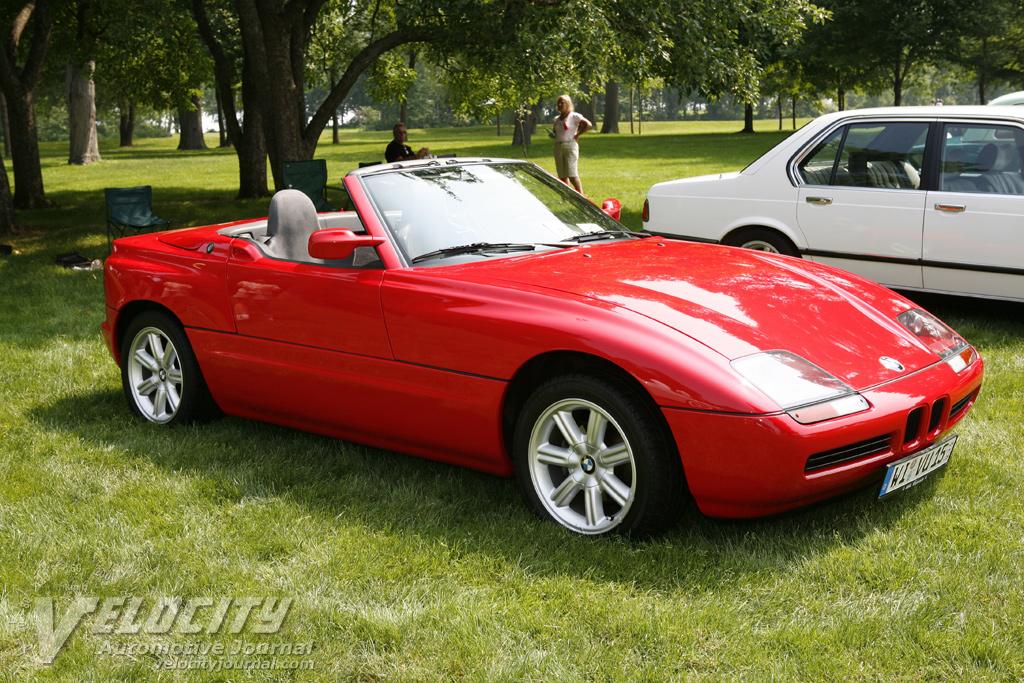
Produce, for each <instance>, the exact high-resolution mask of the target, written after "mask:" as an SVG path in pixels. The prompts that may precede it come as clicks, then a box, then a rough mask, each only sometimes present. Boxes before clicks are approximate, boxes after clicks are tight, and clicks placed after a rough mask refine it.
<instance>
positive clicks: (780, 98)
mask: <svg viewBox="0 0 1024 683" xmlns="http://www.w3.org/2000/svg"><path fill="white" fill-rule="evenodd" d="M778 105H779V130H782V119H783V118H784V117H783V114H782V93H779V98H778Z"/></svg>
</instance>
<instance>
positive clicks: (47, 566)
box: [0, 121, 1024, 683]
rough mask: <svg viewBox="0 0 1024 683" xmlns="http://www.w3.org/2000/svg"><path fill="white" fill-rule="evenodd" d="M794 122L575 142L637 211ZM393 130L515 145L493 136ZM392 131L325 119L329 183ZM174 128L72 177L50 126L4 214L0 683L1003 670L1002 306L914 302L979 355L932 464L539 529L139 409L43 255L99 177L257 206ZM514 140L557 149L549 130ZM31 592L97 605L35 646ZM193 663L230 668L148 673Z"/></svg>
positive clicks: (497, 482)
mask: <svg viewBox="0 0 1024 683" xmlns="http://www.w3.org/2000/svg"><path fill="white" fill-rule="evenodd" d="M786 124H787V130H786V131H783V132H781V133H780V132H779V131H778V130H777V123H776V122H763V123H761V124H759V125H761V126H763V131H762V132H759V133H757V134H755V135H747V136H745V135H738V134H736V133H735V132H734V131H735V130H737V129H738V128H739V124H736V123H731V124H715V125H708V124H699V127H698V126H697V125H696V124H660V125H659V124H650V123H645V124H644V135H643V136H637V135H629V134H624V135H619V136H601V135H598V134H588V135H587V136H585V137H584V139H583V142H582V144H581V147H582V159H581V168H580V171H581V176H582V179H583V183H584V189H585V190H586V191H587V193H588V195H590V196H592V197H594V198H595V199H602V198H604V197H608V196H615V197H618V198H619V199H620V200H621V201H622V203H623V205H624V208H625V212H624V220H625V221H626V222H627V223H628V224H630V225H632V226H634V227H639V223H640V221H639V213H640V209H641V207H642V203H643V196H644V194H645V192H646V190H647V188H648V187H649V186H650V185H651V184H652V183H653V182H656V181H659V180H665V179H670V178H675V177H681V176H689V175H697V174H701V173H710V172H719V171H728V170H735V169H738V168H742V167H743V166H744V165H746V164H747V163H749V162H750V161H751V160H753V159H754V158H756V157H757V156H758V155H759V154H761V153H762V152H764V151H765V150H767V149H769V148H770V147H771V146H772V145H774V144H775V143H776V142H777V141H778V140H780V139H781V138H782V137H783V136H784V135H786V134H787V133H788V132H789V131H788V124H789V122H788V121H787V122H786ZM627 129H628V126H627ZM409 137H410V144H411V145H412V146H413V147H417V148H418V147H419V146H424V145H425V146H429V147H430V148H431V149H432V150H434V151H435V152H437V153H444V152H456V153H457V154H458V155H459V156H467V155H476V154H479V155H486V156H513V157H521V156H522V150H521V149H517V148H513V147H511V146H510V145H509V143H510V138H509V137H508V136H506V137H502V138H498V137H496V136H495V131H494V129H493V128H479V129H452V130H423V131H420V130H412V131H410V136H409ZM389 138H390V134H388V133H362V132H348V131H346V132H344V133H343V134H342V138H341V144H338V145H332V144H330V141H329V139H327V141H326V142H325V143H324V144H322V145H321V146H320V148H319V150H318V153H317V156H318V157H322V158H326V159H327V160H328V167H329V169H330V172H331V175H332V179H336V178H337V177H339V176H341V175H342V174H343V173H344V172H346V171H347V170H348V169H350V168H354V167H355V166H356V164H357V162H358V161H369V160H374V159H378V158H380V157H381V156H382V153H383V148H384V146H385V144H386V143H387V141H388V139H389ZM210 141H212V136H211V137H210ZM174 146H175V141H172V140H141V141H139V143H138V145H137V146H136V147H135V148H132V149H129V150H119V149H117V148H116V147H110V146H107V147H101V152H102V154H103V156H104V161H103V162H102V163H100V164H98V165H95V166H92V167H88V168H78V167H69V166H67V165H66V164H65V163H64V162H65V160H66V154H67V150H66V146H64V145H60V144H53V145H44V147H43V156H44V160H43V163H44V171H43V172H44V179H45V182H46V189H47V194H48V196H49V197H50V199H52V200H54V201H56V202H57V203H58V205H59V206H58V207H57V208H53V209H47V210H42V211H35V212H22V213H21V214H19V218H20V220H21V221H22V222H23V223H24V225H25V226H26V232H25V233H24V234H21V235H17V236H14V237H12V238H8V239H5V240H3V241H4V242H9V243H11V244H13V245H14V247H15V250H16V252H15V254H14V255H12V256H0V302H2V303H0V681H8V680H10V681H14V680H39V681H50V680H60V681H115V680H116V681H142V680H195V681H201V680H202V681H205V680H223V681H228V680H232V681H235V680H298V681H307V680H308V681H312V680H323V681H338V680H341V681H424V682H428V681H429V682H434V681H486V682H488V683H490V682H494V681H587V682H592V681H608V682H617V681H652V682H654V681H719V680H734V681H773V680H777V681H797V680H799V681H885V682H889V681H1018V680H1021V679H1022V678H1024V628H1022V626H1021V625H1022V624H1024V581H1022V580H1021V578H1022V575H1024V566H1022V565H1024V503H1022V496H1021V491H1022V489H1024V468H1022V466H1021V461H1022V459H1024V452H1022V450H1024V449H1022V444H1024V433H1022V428H1021V415H1022V405H1024V315H1022V313H1024V308H1022V307H1019V306H1007V305H1002V304H992V303H985V302H972V301H966V302H965V301H960V300H955V299H948V298H938V297H929V298H927V299H925V298H922V302H923V303H925V305H926V306H927V307H929V308H930V309H931V310H933V311H935V312H936V313H937V314H938V315H939V316H940V317H943V318H944V319H945V320H947V322H950V323H951V324H953V325H954V326H955V327H956V328H957V329H958V330H959V331H960V332H962V333H963V334H964V335H965V336H966V337H967V338H968V339H970V340H971V341H972V342H974V343H975V344H976V345H977V346H978V347H979V349H980V350H981V353H982V356H983V357H984V359H985V361H986V364H987V369H988V374H987V379H986V384H985V387H984V389H983V392H982V398H981V399H980V401H979V402H978V405H977V406H976V407H975V409H974V411H973V412H972V414H971V415H970V416H969V417H968V418H967V419H966V420H965V421H964V422H963V423H962V425H961V426H958V428H957V429H958V431H959V433H960V441H959V442H958V444H957V450H956V452H955V453H954V456H953V459H952V461H951V462H950V465H949V467H947V468H946V470H945V471H944V472H943V473H942V474H941V476H936V477H933V478H931V479H929V480H927V481H926V483H924V484H922V485H921V486H918V487H915V488H914V489H912V490H910V491H908V492H906V493H905V494H903V495H898V496H896V497H894V498H893V499H891V500H887V501H885V502H882V503H879V502H877V501H876V500H875V497H874V494H875V492H874V491H863V492H859V493H855V494H852V495H849V496H846V497H844V498H842V499H839V500H835V501H831V502H828V503H825V504H822V505H818V506H815V507H813V508H810V509H805V510H801V511H798V512H796V513H792V514H789V515H785V516H781V517H776V518H771V519H766V520H757V521H749V522H727V521H718V520H712V519H707V518H704V517H701V516H699V515H698V514H696V513H691V514H690V515H689V516H687V517H686V518H685V519H684V520H683V522H682V523H681V524H680V525H679V526H678V527H677V528H676V529H674V530H672V531H671V532H669V533H667V534H665V535H663V536H660V537H658V538H655V539H652V540H647V541H643V542H630V541H624V540H598V541H594V540H588V539H584V538H577V537H573V536H571V535H569V534H568V533H567V532H564V531H563V530H562V529H561V528H559V527H556V526H555V525H554V524H545V523H542V522H540V521H538V520H536V519H535V518H534V517H533V515H532V514H531V513H529V512H528V511H527V509H526V507H525V505H524V504H523V503H522V502H521V500H520V496H519V492H518V490H517V488H516V485H515V483H514V482H513V481H511V480H504V479H498V478H494V477H490V476H486V475H482V474H478V473H475V472H470V471H467V470H462V469H457V468H453V467H449V466H446V465H441V464H437V463H432V462H428V461H424V460H420V459H416V458H411V457H407V456H404V455H399V454H396V453H390V452H385V451H380V450H376V449H372V448H367V447H363V446H359V445H355V444H351V443H346V442H342V441H337V440H332V439H327V438H323V437H319V436H313V435H309V434H305V433H300V432H296V431H292V430H288V429H284V428H279V427H274V426H270V425H266V424H259V423H254V422H248V421H244V420H239V419H234V418H224V419H221V420H218V421H215V422H212V423H208V424H203V425H198V426H189V427H184V428H176V429H166V428H162V427H159V426H155V425H150V424H145V423H142V422H140V421H139V420H137V419H133V418H132V417H131V414H130V412H129V410H128V407H127V405H126V404H125V401H124V398H123V396H122V394H121V385H120V378H119V373H118V370H117V368H116V367H115V365H114V363H113V361H112V360H111V359H110V357H109V355H108V354H107V352H106V350H105V347H104V345H103V342H102V340H101V338H100V334H99V324H100V322H101V320H102V318H103V291H102V278H101V276H100V273H99V272H98V271H96V272H90V271H65V270H63V269H61V268H59V267H57V266H55V265H54V263H53V257H54V256H55V255H56V254H58V253H61V252H65V251H73V250H78V251H81V252H82V253H83V254H85V255H87V256H90V257H91V258H101V257H102V256H103V255H104V254H105V250H106V238H105V231H104V230H105V228H104V205H103V195H102V188H104V187H108V186H129V185H139V184H151V185H153V187H154V209H155V212H156V213H157V214H158V215H161V216H165V217H167V218H171V219H173V220H174V222H175V225H176V226H177V227H182V226H188V225H198V224H204V223H210V222H221V221H227V220H235V219H238V218H242V217H247V216H255V215H264V214H265V212H266V207H267V202H266V201H265V200H264V201H248V202H235V201H232V200H231V197H232V196H233V195H234V193H235V191H236V189H237V185H236V183H237V166H236V157H235V155H234V153H233V152H232V151H230V150H226V151H224V150H211V151H207V152H202V153H195V152H188V153H186V152H177V151H175V150H174ZM530 157H531V158H532V159H534V160H536V161H538V162H539V163H540V164H541V165H542V166H544V167H545V168H547V169H549V170H553V161H552V159H551V158H550V157H551V154H550V144H549V142H548V141H547V139H546V138H543V137H538V138H537V141H536V143H535V145H534V146H533V148H532V149H531V150H530ZM9 168H10V166H9V163H8V169H9ZM255 381H258V377H257V378H256V380H255ZM250 597H251V598H254V599H253V601H251V602H246V600H247V599H248V598H250ZM47 598H49V599H52V607H53V613H52V616H53V619H54V621H53V623H52V624H51V623H45V624H44V631H46V630H48V631H50V632H53V631H56V632H57V633H56V635H55V636H54V637H55V638H56V639H60V638H61V637H62V634H64V633H66V632H67V631H68V627H70V626H74V625H75V624H76V623H77V620H76V618H75V613H74V612H73V611H69V610H71V608H72V607H73V602H74V601H75V600H76V598H98V604H97V608H96V610H95V613H93V614H91V615H89V616H86V617H85V618H84V620H82V621H81V623H80V624H79V625H78V626H77V628H76V629H74V630H73V631H72V632H71V633H70V636H69V637H68V638H67V640H66V644H65V646H64V647H63V649H62V650H60V652H59V654H57V656H56V658H55V659H54V660H53V663H52V664H46V663H44V662H43V661H42V654H43V653H44V650H45V647H44V645H45V643H43V642H42V641H41V636H40V633H39V627H38V623H39V622H40V621H46V619H39V615H43V616H48V614H49V613H48V612H47V609H45V608H48V606H49V605H50V604H51V603H50V602H48V601H47V600H46V599H47ZM175 598H177V599H180V600H181V601H182V614H184V613H185V612H187V611H189V610H190V609H191V607H187V605H188V604H189V603H192V607H195V606H197V605H198V606H199V607H200V608H199V609H198V610H197V611H196V612H195V615H196V616H195V617H194V618H193V619H192V621H191V623H192V624H193V625H194V626H195V628H196V632H194V633H193V632H190V628H189V627H188V622H187V621H186V620H185V619H184V617H183V616H182V615H179V618H178V621H177V623H175V624H174V625H173V626H172V627H170V628H168V627H167V625H168V623H169V622H168V621H167V618H168V614H167V613H165V612H162V611H161V608H160V607H159V605H160V603H159V602H158V601H160V600H161V599H175ZM257 598H260V599H262V598H273V599H274V600H277V599H279V598H283V599H288V598H290V599H291V600H292V602H291V603H289V604H288V605H287V607H286V608H282V609H285V610H286V612H287V616H286V617H285V619H284V621H283V623H282V624H281V626H280V628H279V629H277V630H276V631H275V632H270V633H266V632H261V631H260V630H259V629H260V628H261V624H263V623H264V622H266V621H268V620H272V619H271V617H272V614H271V613H270V611H271V610H272V608H273V607H274V605H275V603H274V600H272V601H270V602H269V603H268V602H266V601H264V602H261V603H256V602H255V600H256V599H257ZM133 600H135V601H136V604H139V603H138V600H141V607H140V609H139V612H138V615H137V619H134V618H132V615H131V614H126V612H129V611H130V610H129V609H128V605H130V604H132V601H133ZM203 600H206V602H203ZM122 603H123V604H122ZM246 605H248V606H253V605H255V607H254V609H253V612H252V614H251V615H250V617H249V619H248V620H245V621H244V623H242V622H241V621H239V615H240V614H241V615H242V617H243V618H244V616H245V615H244V612H245V610H247V609H248V607H246ZM41 606H42V607H41ZM103 606H106V607H108V608H111V609H114V610H116V611H113V612H109V611H108V613H107V614H106V615H103V614H101V612H102V611H103ZM222 608H223V610H226V611H224V612H223V614H221V617H222V621H223V624H222V625H220V627H219V628H217V626H218V625H219V622H218V616H217V615H218V613H219V610H222ZM66 614H68V615H69V616H68V618H67V619H65V620H64V622H65V623H64V624H63V626H64V627H65V628H64V629H63V631H62V624H61V621H62V618H63V617H64V616H65V615H66ZM133 624H134V625H135V626H138V627H139V631H138V632H136V633H131V632H126V631H131V630H132V628H133ZM235 625H238V629H237V632H235V629H234V628H233V627H234V626H235ZM105 626H109V627H110V628H109V629H107V630H112V631H114V632H113V633H106V632H104V629H105ZM270 630H272V631H273V630H274V629H272V628H271V629H270ZM118 631H120V632H118ZM211 631H213V632H211ZM44 636H45V634H44ZM44 639H45V638H44ZM217 648H221V649H220V650H218V649H217ZM307 649H308V650H310V651H309V652H307ZM236 650H237V651H238V652H237V653H236ZM202 661H214V662H219V663H220V664H221V665H222V666H224V667H225V668H223V669H222V670H219V671H212V672H211V671H204V670H199V669H195V668H193V669H184V670H166V669H164V668H163V667H166V666H168V665H171V666H177V667H181V666H186V667H187V666H189V665H191V666H196V665H197V663H200V662H202ZM227 665H231V666H232V667H236V666H240V667H245V668H242V669H241V670H239V669H236V668H231V669H227V668H226V666H227ZM268 667H276V668H271V669H269V670H268ZM310 667H312V668H310Z"/></svg>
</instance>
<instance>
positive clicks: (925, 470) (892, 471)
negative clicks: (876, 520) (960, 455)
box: [878, 434, 957, 498]
mask: <svg viewBox="0 0 1024 683" xmlns="http://www.w3.org/2000/svg"><path fill="white" fill-rule="evenodd" d="M956 437H957V435H956V434H954V435H952V436H950V437H948V438H946V439H943V440H942V441H940V442H939V443H937V444H934V445H932V446H929V447H928V448H926V449H924V450H923V451H921V452H920V453H915V454H914V455H911V456H909V457H906V458H903V459H902V460H897V461H896V462H894V463H891V464H890V465H889V469H888V470H887V471H886V473H885V481H883V482H882V491H881V493H879V494H878V497H879V498H881V497H882V496H887V495H889V494H890V493H893V492H894V491H899V490H900V489H905V488H907V487H908V486H913V485H914V484H916V483H918V482H920V481H921V480H922V479H924V478H925V477H927V476H928V475H929V474H931V473H932V472H934V471H935V470H937V469H939V468H940V467H942V466H944V465H945V464H946V463H947V462H949V456H951V455H952V454H953V446H955V445H956Z"/></svg>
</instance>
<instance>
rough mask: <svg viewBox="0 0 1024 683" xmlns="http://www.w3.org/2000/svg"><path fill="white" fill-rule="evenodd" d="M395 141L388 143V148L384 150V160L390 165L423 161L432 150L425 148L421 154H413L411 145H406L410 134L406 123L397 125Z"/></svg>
mask: <svg viewBox="0 0 1024 683" xmlns="http://www.w3.org/2000/svg"><path fill="white" fill-rule="evenodd" d="M394 135H395V139H394V140H392V141H391V142H390V143H388V148H387V149H386V150H384V159H386V160H387V162H388V163H389V164H390V163H391V162H392V161H410V160H412V159H422V158H423V157H425V156H427V155H428V154H430V150H429V149H427V148H426V147H424V148H423V149H421V150H420V151H419V152H413V151H412V148H411V147H409V145H407V144H405V139H406V137H407V135H408V133H407V132H406V130H405V124H404V123H396V124H395V128H394Z"/></svg>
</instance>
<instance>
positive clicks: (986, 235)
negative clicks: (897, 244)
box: [923, 123, 1024, 299]
mask: <svg viewBox="0 0 1024 683" xmlns="http://www.w3.org/2000/svg"><path fill="white" fill-rule="evenodd" d="M942 141H943V142H942V157H941V169H940V170H941V173H940V174H939V182H938V189H936V190H934V191H930V192H928V193H927V194H928V199H927V202H926V210H925V220H924V253H923V258H924V269H923V277H924V286H925V288H926V289H931V290H936V291H949V292H962V293H965V294H976V295H981V296H995V297H1012V298H1015V299H1024V176H1022V172H1021V150H1024V129H1021V128H1019V127H1017V126H1010V125H993V124H982V123H967V124H963V123H947V124H946V128H945V134H944V135H943V136H942Z"/></svg>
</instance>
